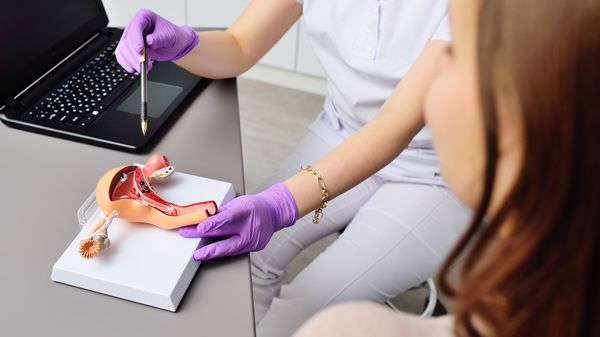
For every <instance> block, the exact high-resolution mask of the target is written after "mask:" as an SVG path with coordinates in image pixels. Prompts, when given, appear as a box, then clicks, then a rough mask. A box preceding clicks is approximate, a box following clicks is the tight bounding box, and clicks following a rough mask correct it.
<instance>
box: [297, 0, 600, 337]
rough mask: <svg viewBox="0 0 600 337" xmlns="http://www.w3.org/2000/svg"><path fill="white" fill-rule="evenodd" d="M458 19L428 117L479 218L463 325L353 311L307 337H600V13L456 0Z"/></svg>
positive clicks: (456, 292)
mask: <svg viewBox="0 0 600 337" xmlns="http://www.w3.org/2000/svg"><path fill="white" fill-rule="evenodd" d="M450 13H451V28H452V34H453V42H452V44H451V45H449V47H448V48H447V49H446V50H445V52H444V53H442V55H441V56H440V60H439V68H440V73H439V75H438V76H437V77H436V78H435V79H434V80H433V82H432V84H431V86H430V89H429V93H428V97H427V100H426V103H425V116H426V120H427V123H428V125H429V127H430V129H431V131H432V133H433V136H434V143H435V146H436V150H437V151H438V155H439V159H440V165H441V168H442V174H443V176H444V177H445V179H446V181H447V182H448V185H449V187H450V188H451V190H452V191H453V192H454V193H455V195H456V196H457V197H458V198H459V199H460V200H461V201H463V202H464V203H465V204H467V205H468V206H470V207H472V208H474V209H475V210H476V212H475V216H474V219H473V222H472V225H471V227H470V229H469V230H468V232H467V233H466V234H465V236H464V237H463V238H462V240H461V241H460V242H459V243H458V245H457V246H456V247H455V249H454V251H453V253H452V254H451V255H450V257H449V258H448V260H447V261H446V263H445V265H444V266H443V267H442V269H441V288H442V290H443V291H445V292H446V293H448V294H449V295H450V296H451V297H453V298H454V300H455V308H454V315H453V316H446V317H442V318H434V319H426V320H418V319H417V318H416V317H413V316H410V315H397V314H395V313H392V312H391V311H389V310H386V309H384V308H382V307H381V306H378V305H375V304H363V303H355V304H345V305H340V306H338V307H334V308H331V309H328V310H326V311H324V312H322V313H321V314H320V315H317V316H316V317H315V318H313V319H312V320H311V321H309V322H308V323H307V324H306V325H304V326H303V328H301V329H300V330H299V331H298V332H297V336H333V335H339V336H354V335H357V336H358V335H361V336H367V335H368V336H376V335H378V336H392V335H394V336H420V335H428V336H452V335H457V336H528V337H529V336H561V337H564V336H600V305H599V303H600V292H599V291H598V287H599V286H600V175H598V172H600V159H598V156H597V149H598V148H599V147H600V20H598V18H600V2H599V1H597V0H503V1H498V0H483V1H477V0H453V2H452V4H451V9H450ZM464 254H466V256H465V257H464V258H463V259H462V263H461V269H460V270H461V272H460V280H459V284H458V285H451V284H450V283H449V282H448V281H447V275H448V271H449V269H450V268H451V266H452V265H453V264H454V263H455V262H457V261H458V260H459V259H460V257H461V256H463V255H464Z"/></svg>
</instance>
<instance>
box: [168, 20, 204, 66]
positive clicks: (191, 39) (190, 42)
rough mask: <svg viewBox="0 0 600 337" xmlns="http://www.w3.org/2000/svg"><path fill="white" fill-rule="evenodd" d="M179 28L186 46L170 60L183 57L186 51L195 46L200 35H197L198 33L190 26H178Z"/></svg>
mask: <svg viewBox="0 0 600 337" xmlns="http://www.w3.org/2000/svg"><path fill="white" fill-rule="evenodd" d="M179 28H181V29H182V30H183V32H184V34H185V38H186V41H187V43H186V47H185V48H184V49H183V50H181V51H180V52H179V53H178V54H177V55H175V56H174V57H173V58H172V59H171V61H175V60H179V59H180V58H182V57H184V56H185V55H187V53H189V52H190V51H192V49H194V47H196V45H197V44H198V42H200V37H199V36H198V33H196V31H195V30H194V29H193V28H192V27H190V26H179Z"/></svg>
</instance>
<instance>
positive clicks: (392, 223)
mask: <svg viewBox="0 0 600 337" xmlns="http://www.w3.org/2000/svg"><path fill="white" fill-rule="evenodd" d="M296 1H298V2H300V3H303V19H304V21H305V23H306V28H307V32H308V36H309V41H310V43H311V46H312V48H313V51H314V52H315V54H316V56H317V58H318V59H319V61H320V62H321V65H322V66H323V69H324V70H325V73H326V75H327V96H326V99H325V104H324V111H323V112H322V113H321V114H320V115H319V117H318V118H317V120H316V121H315V122H314V123H313V124H311V125H310V127H309V132H308V134H307V135H306V136H305V138H304V139H303V140H302V141H301V142H300V143H299V144H298V146H297V147H296V148H295V149H294V150H293V152H292V153H291V154H290V156H289V157H288V158H287V159H286V160H285V161H284V162H283V163H282V164H281V166H280V167H279V168H278V169H277V170H275V171H274V172H273V173H272V174H271V175H270V176H269V177H268V178H267V179H266V180H265V181H264V182H263V183H262V184H261V185H260V186H259V187H258V188H257V190H256V191H253V192H254V193H257V192H260V191H262V190H264V189H266V188H267V187H269V186H270V185H272V184H275V183H278V182H282V181H284V180H286V179H288V178H289V177H291V176H293V175H295V174H296V173H298V171H299V169H300V166H305V165H310V164H313V163H315V162H316V161H318V160H319V159H320V158H321V157H323V156H324V155H326V154H327V153H328V152H330V151H331V150H332V149H333V148H334V147H335V146H337V145H338V144H340V143H341V142H342V141H343V140H344V139H346V138H347V137H348V136H350V135H351V134H352V133H354V132H355V131H356V130H358V129H359V128H361V127H362V126H364V125H365V124H366V123H368V122H369V121H370V120H371V119H372V118H373V117H374V116H375V114H376V113H377V111H378V110H379V108H380V107H381V106H382V104H383V103H384V102H385V100H386V99H387V98H388V97H389V96H390V94H391V93H392V91H393V90H394V89H395V88H396V86H397V85H398V83H399V81H400V80H401V79H402V77H403V76H404V75H405V74H406V72H407V70H408V69H409V68H410V66H411V65H412V63H413V62H414V61H415V60H416V58H417V57H418V56H419V54H420V53H421V51H422V49H423V48H424V47H425V45H426V44H427V43H428V42H429V41H430V40H432V39H444V40H449V39H450V34H449V27H448V22H447V15H446V14H447V9H448V0H386V1H376V0H304V1H302V0H296ZM439 172H440V171H439V165H438V163H437V156H436V155H435V152H434V150H433V147H432V142H431V134H430V132H429V130H428V129H427V128H425V129H423V130H422V131H421V132H420V133H419V134H418V135H417V136H416V137H415V138H414V139H413V140H412V141H411V143H410V144H409V147H408V148H407V149H406V150H405V151H403V153H402V154H401V155H400V156H399V157H398V158H396V159H395V160H394V161H393V162H392V163H390V164H389V165H388V166H386V167H385V168H384V169H382V170H381V171H379V172H378V173H377V174H375V175H374V176H372V177H370V178H369V179H367V180H365V181H364V182H362V183H361V184H359V185H358V186H356V187H354V188H353V189H351V190H350V191H348V192H346V193H344V194H343V195H341V196H339V197H337V198H336V199H334V200H332V201H331V202H329V203H328V205H327V208H326V209H324V212H323V213H324V216H323V218H322V220H321V222H320V223H318V224H313V223H312V217H313V215H312V214H309V215H307V216H305V217H303V218H301V219H299V220H298V221H297V222H296V224H295V225H294V226H292V227H289V228H286V229H284V230H281V231H279V232H277V233H275V235H274V236H273V238H272V239H271V241H270V242H269V244H268V245H267V247H266V248H265V249H264V250H262V251H260V252H256V253H251V255H250V256H251V262H252V282H253V290H254V307H255V320H256V323H257V336H258V337H267V336H277V337H282V336H290V335H291V334H292V333H293V332H294V331H295V330H296V329H297V328H298V327H299V326H300V325H301V324H302V323H303V322H304V321H305V320H307V319H308V318H309V317H310V316H312V315H313V314H314V313H316V312H318V311H319V310H321V309H323V308H324V307H326V306H327V305H330V304H333V303H337V302H341V301H347V300H372V301H378V302H384V301H385V300H387V299H389V298H392V297H394V296H396V295H398V294H399V293H401V292H402V291H404V290H406V289H407V288H410V287H412V286H414V285H416V284H418V283H420V282H422V281H424V280H426V279H427V278H429V277H431V276H433V275H435V273H436V272H437V270H438V268H439V266H440V265H441V263H442V262H443V260H444V259H445V257H446V255H447V254H448V253H449V251H450V249H451V248H452V247H453V245H454V243H455V242H456V241H457V240H458V239H459V238H460V236H461V234H462V232H463V231H464V229H465V228H466V226H467V224H468V222H469V219H470V215H471V213H470V211H469V210H468V209H467V208H466V207H465V206H464V205H462V204H461V203H460V202H459V201H458V200H457V199H456V198H455V197H454V196H453V195H452V193H450V192H449V191H448V189H447V188H446V186H445V183H444V181H443V180H442V178H441V177H440V174H439ZM324 179H325V181H327V177H324ZM346 226H347V227H346ZM343 228H346V229H345V231H344V232H343V234H342V235H341V236H340V237H339V238H338V239H337V240H336V241H335V242H334V243H333V244H331V246H329V247H328V248H327V250H326V251H325V252H323V253H322V254H320V255H319V256H318V257H317V258H316V259H315V260H314V261H313V262H312V263H311V264H310V265H309V266H307V267H306V268H305V269H304V270H303V271H302V272H301V273H300V274H299V275H298V276H297V277H296V278H295V279H294V280H293V282H292V283H290V284H288V278H287V274H286V271H285V268H286V266H287V265H288V263H289V262H291V260H292V259H294V257H296V256H297V255H298V254H299V253H300V252H301V251H302V250H303V249H305V248H307V247H308V246H309V245H311V244H312V243H314V242H316V241H317V240H319V239H321V238H323V237H325V236H327V235H329V234H331V233H334V232H336V231H339V230H341V229H343Z"/></svg>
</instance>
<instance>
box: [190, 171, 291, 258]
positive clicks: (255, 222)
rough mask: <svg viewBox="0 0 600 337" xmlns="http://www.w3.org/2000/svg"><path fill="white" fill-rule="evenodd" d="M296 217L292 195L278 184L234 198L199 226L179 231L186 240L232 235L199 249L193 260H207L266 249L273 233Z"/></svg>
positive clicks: (286, 225)
mask: <svg viewBox="0 0 600 337" xmlns="http://www.w3.org/2000/svg"><path fill="white" fill-rule="evenodd" d="M297 214H298V212H297V210H296V203H295V202H294V198H293V197H292V194H291V193H290V191H289V190H288V188H287V187H286V186H285V185H284V184H283V183H279V184H276V185H273V186H271V187H269V188H268V189H267V190H265V191H263V192H261V193H258V194H255V195H244V196H241V197H239V198H236V199H233V200H232V201H230V202H229V203H228V204H227V205H225V206H223V207H221V208H219V212H218V213H217V214H216V215H214V216H211V217H209V218H208V219H206V220H204V221H203V222H202V223H200V224H199V225H197V226H188V227H182V228H180V229H179V234H180V235H181V236H183V237H187V238H204V237H216V236H225V235H233V236H232V237H230V238H229V239H227V240H223V241H219V242H215V243H213V244H210V245H208V246H205V247H203V248H200V249H198V250H196V252H195V253H194V259H196V260H200V261H204V260H209V259H213V258H218V257H224V256H231V255H238V254H242V253H248V252H253V251H258V250H261V249H263V248H265V246H266V245H267V243H268V242H269V240H270V239H271V236H273V233H275V232H276V231H278V230H280V229H283V228H285V227H289V226H291V225H293V224H294V223H296V218H297Z"/></svg>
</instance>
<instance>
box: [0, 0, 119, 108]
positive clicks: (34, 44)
mask: <svg viewBox="0 0 600 337" xmlns="http://www.w3.org/2000/svg"><path fill="white" fill-rule="evenodd" d="M107 24H108V18H107V17H106V13H105V11H104V8H103V6H102V3H101V2H100V0H3V1H2V2H1V4H0V31H1V32H2V34H0V46H2V48H0V106H2V105H4V104H3V102H4V100H5V99H6V98H7V97H13V96H15V95H17V94H18V93H19V92H20V91H22V90H23V89H25V88H26V87H27V86H28V85H29V84H31V83H32V82H34V81H35V80H36V79H37V78H39V77H40V76H42V75H43V74H44V73H46V72H47V71H48V70H49V69H51V68H52V67H53V66H54V65H56V64H57V63H58V62H60V61H61V60H62V59H64V58H65V57H66V56H68V55H69V54H70V53H71V52H73V51H74V50H75V49H77V48H78V47H79V46H81V45H82V44H83V43H84V42H85V41H87V40H88V39H89V38H91V37H92V36H93V35H94V34H95V33H97V32H98V29H100V28H101V27H105V26H106V25H107Z"/></svg>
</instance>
